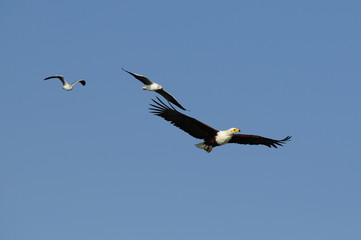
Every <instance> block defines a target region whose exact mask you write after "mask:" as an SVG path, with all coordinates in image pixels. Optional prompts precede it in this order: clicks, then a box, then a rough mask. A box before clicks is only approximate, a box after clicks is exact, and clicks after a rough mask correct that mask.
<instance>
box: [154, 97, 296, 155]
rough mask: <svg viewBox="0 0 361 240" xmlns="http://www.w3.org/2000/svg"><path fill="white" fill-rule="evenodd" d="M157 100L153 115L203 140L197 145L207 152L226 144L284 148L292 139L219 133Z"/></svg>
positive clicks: (236, 129)
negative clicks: (283, 145)
mask: <svg viewBox="0 0 361 240" xmlns="http://www.w3.org/2000/svg"><path fill="white" fill-rule="evenodd" d="M157 99H158V101H159V102H157V101H155V100H154V99H152V101H153V102H154V103H155V105H154V104H150V106H152V107H153V108H149V110H151V113H153V114H154V115H157V116H159V117H162V118H164V119H165V120H166V121H168V122H171V123H172V124H173V125H174V126H176V127H178V128H180V129H182V130H183V131H185V132H186V133H188V134H189V135H191V136H192V137H195V138H198V139H203V140H204V142H202V143H198V144H195V145H196V147H198V148H200V149H204V150H205V151H207V152H211V151H212V149H213V148H214V147H216V146H221V145H223V144H226V143H238V144H249V145H265V146H267V147H270V148H271V147H274V148H277V147H278V146H282V144H284V143H285V142H287V141H288V140H289V139H290V138H291V136H287V137H285V138H284V139H282V140H274V139H270V138H265V137H261V136H256V135H245V134H235V133H237V132H240V131H241V130H239V129H238V128H230V129H228V130H224V131H219V130H216V129H214V128H212V127H210V126H208V125H206V124H204V123H202V122H200V121H198V120H197V119H195V118H191V117H189V116H187V115H185V114H182V113H180V112H178V111H177V110H176V109H175V108H173V106H172V105H171V107H172V108H170V107H169V106H167V105H166V104H165V103H164V102H162V100H160V99H159V98H158V97H157Z"/></svg>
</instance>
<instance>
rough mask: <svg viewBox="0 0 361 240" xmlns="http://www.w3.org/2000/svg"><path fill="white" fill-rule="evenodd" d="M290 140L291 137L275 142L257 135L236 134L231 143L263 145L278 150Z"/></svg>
mask: <svg viewBox="0 0 361 240" xmlns="http://www.w3.org/2000/svg"><path fill="white" fill-rule="evenodd" d="M290 139H291V136H287V137H285V138H284V139H282V140H274V139H270V138H265V137H261V136H256V135H245V134H234V135H233V137H232V138H231V140H230V141H229V143H238V144H249V145H260V144H261V145H265V146H267V147H274V148H277V147H278V146H283V144H284V143H286V142H287V141H288V140H290Z"/></svg>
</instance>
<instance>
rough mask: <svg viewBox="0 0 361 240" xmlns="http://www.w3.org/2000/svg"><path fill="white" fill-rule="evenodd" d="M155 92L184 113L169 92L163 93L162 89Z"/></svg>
mask: <svg viewBox="0 0 361 240" xmlns="http://www.w3.org/2000/svg"><path fill="white" fill-rule="evenodd" d="M156 92H157V93H159V94H160V95H162V96H163V97H164V98H165V99H167V101H168V102H171V103H173V104H174V105H176V106H177V107H179V108H180V109H183V110H184V111H186V110H187V109H185V108H184V107H183V106H182V105H180V103H179V102H178V101H177V100H176V99H175V98H174V97H173V96H172V95H171V94H170V93H169V92H167V91H165V90H164V89H161V90H156Z"/></svg>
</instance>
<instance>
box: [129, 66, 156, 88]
mask: <svg viewBox="0 0 361 240" xmlns="http://www.w3.org/2000/svg"><path fill="white" fill-rule="evenodd" d="M122 70H123V71H124V72H127V73H129V74H130V75H132V76H133V77H135V78H136V79H138V80H139V81H141V82H142V83H144V84H145V85H150V84H152V83H153V82H152V81H150V80H149V79H148V78H147V77H145V76H143V75H139V74H136V73H132V72H129V71H127V70H125V69H124V68H122Z"/></svg>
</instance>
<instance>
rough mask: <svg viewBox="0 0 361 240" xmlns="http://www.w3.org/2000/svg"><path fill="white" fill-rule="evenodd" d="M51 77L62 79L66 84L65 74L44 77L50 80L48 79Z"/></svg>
mask: <svg viewBox="0 0 361 240" xmlns="http://www.w3.org/2000/svg"><path fill="white" fill-rule="evenodd" d="M51 78H58V79H60V81H61V82H62V83H63V85H64V84H65V79H64V76H63V75H54V76H50V77H47V78H44V80H48V79H51Z"/></svg>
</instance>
